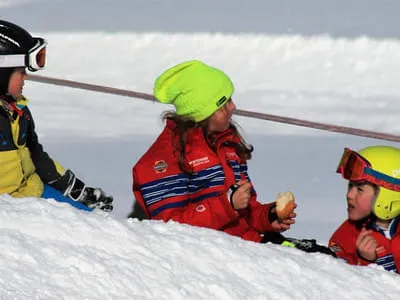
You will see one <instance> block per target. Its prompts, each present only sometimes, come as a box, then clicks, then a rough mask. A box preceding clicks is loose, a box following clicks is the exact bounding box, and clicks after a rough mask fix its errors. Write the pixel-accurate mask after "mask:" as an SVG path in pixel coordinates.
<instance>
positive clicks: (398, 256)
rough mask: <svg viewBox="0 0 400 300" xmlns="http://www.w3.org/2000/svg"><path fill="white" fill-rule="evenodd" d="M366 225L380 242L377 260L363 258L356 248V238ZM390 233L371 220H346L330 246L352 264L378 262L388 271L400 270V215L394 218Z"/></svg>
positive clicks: (331, 240) (330, 241) (336, 232)
mask: <svg viewBox="0 0 400 300" xmlns="http://www.w3.org/2000/svg"><path fill="white" fill-rule="evenodd" d="M363 227H365V228H367V229H372V230H373V232H372V236H373V237H374V238H375V240H376V241H377V242H378V248H377V250H378V251H377V259H376V261H375V262H370V261H367V260H365V259H363V258H361V257H360V256H359V255H358V253H357V249H356V240H357V237H358V235H359V234H360V232H361V229H362V228H363ZM388 234H389V236H390V238H387V237H385V235H384V233H383V232H382V231H381V230H380V229H379V228H378V227H377V226H376V225H375V223H374V222H372V221H371V220H366V221H362V222H351V221H349V220H347V221H345V222H344V223H343V224H342V225H341V226H340V227H339V228H338V229H337V230H336V231H335V233H334V234H333V235H332V237H331V239H330V240H329V247H330V248H331V249H333V250H334V251H335V252H336V255H337V257H339V258H343V259H344V260H346V261H347V262H348V263H349V264H352V265H369V264H371V263H376V264H377V265H381V266H383V267H384V268H385V269H386V270H388V271H395V272H397V273H399V271H400V217H397V218H395V219H393V221H392V222H391V223H390V226H389V230H388Z"/></svg>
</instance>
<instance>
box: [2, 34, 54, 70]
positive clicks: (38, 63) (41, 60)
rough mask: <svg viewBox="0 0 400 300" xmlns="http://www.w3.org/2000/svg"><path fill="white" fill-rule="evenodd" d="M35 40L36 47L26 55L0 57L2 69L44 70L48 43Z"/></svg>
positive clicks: (42, 40) (39, 39)
mask: <svg viewBox="0 0 400 300" xmlns="http://www.w3.org/2000/svg"><path fill="white" fill-rule="evenodd" d="M34 39H35V41H36V43H35V45H34V46H33V47H32V48H31V49H30V50H29V51H28V53H26V54H4V55H0V68H17V67H27V68H28V70H29V71H31V72H35V71H38V70H42V69H44V67H45V65H46V46H47V42H46V41H45V40H44V39H42V38H34Z"/></svg>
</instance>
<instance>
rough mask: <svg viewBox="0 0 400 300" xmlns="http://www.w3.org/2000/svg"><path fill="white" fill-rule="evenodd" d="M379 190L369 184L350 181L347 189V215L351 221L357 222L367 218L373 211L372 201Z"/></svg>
mask: <svg viewBox="0 0 400 300" xmlns="http://www.w3.org/2000/svg"><path fill="white" fill-rule="evenodd" d="M376 193H377V190H376V188H375V186H373V185H372V184H369V183H357V182H354V181H349V186H348V188H347V195H346V198H347V214H348V217H349V219H350V220H352V221H357V220H361V219H362V218H365V217H367V216H368V215H369V214H370V213H371V211H372V201H374V200H375V197H376Z"/></svg>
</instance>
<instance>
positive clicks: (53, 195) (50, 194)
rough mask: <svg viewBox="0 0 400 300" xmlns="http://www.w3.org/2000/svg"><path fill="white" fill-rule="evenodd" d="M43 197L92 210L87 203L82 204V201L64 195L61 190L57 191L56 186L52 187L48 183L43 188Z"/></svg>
mask: <svg viewBox="0 0 400 300" xmlns="http://www.w3.org/2000/svg"><path fill="white" fill-rule="evenodd" d="M41 198H45V199H55V200H57V201H58V202H65V203H69V204H71V205H72V206H73V207H76V208H78V209H82V210H86V211H92V209H91V208H89V207H87V206H86V205H84V204H82V203H80V202H78V201H74V200H72V199H70V198H68V197H66V196H64V195H63V194H61V192H60V191H57V190H56V189H55V188H52V187H51V186H49V185H47V184H45V185H44V190H43V194H42V196H41Z"/></svg>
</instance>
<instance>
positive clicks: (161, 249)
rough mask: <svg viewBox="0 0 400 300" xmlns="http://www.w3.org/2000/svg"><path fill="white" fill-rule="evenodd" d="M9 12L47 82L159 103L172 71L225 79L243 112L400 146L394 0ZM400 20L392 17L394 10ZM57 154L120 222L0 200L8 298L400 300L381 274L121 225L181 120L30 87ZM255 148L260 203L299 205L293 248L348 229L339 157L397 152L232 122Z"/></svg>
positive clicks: (143, 4) (105, 99)
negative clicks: (154, 97) (156, 146)
mask: <svg viewBox="0 0 400 300" xmlns="http://www.w3.org/2000/svg"><path fill="white" fill-rule="evenodd" d="M227 3H228V2H227V1H224V0H221V1H209V0H205V1H201V3H200V2H198V1H183V0H182V1H181V0H170V1H157V0H152V1H140V0H135V1H123V0H118V1H104V0H103V1H90V0H88V1H79V2H78V1H75V0H70V1H63V0H57V1H49V0H42V1H39V0H37V1H34V0H32V1H29V0H25V1H16V0H13V1H1V0H0V16H1V18H4V19H7V20H11V21H16V22H17V21H18V22H19V23H20V24H22V25H23V26H25V27H26V28H27V29H28V30H30V31H31V32H33V33H34V34H37V35H41V36H44V37H45V38H46V39H47V40H48V42H49V46H48V68H47V69H46V70H45V71H42V72H39V73H37V74H38V75H45V76H53V77H58V78H65V79H70V80H78V81H83V82H88V83H95V84H103V85H107V86H112V87H116V88H124V89H130V90H135V91H141V92H146V93H151V91H152V85H153V82H154V79H155V78H156V76H157V75H159V74H160V73H161V72H162V71H163V70H164V69H166V68H168V67H170V66H172V65H174V64H176V63H179V62H181V61H184V60H187V59H194V58H196V59H201V60H204V61H205V62H207V63H209V64H212V65H214V66H217V67H219V68H221V69H223V70H224V71H226V72H227V73H228V74H229V75H230V76H231V77H232V79H233V81H234V83H235V87H236V91H235V94H234V100H235V102H236V104H237V106H238V107H239V108H240V109H248V110H254V111H259V112H265V113H271V114H277V115H283V116H289V117H296V118H301V119H306V120H312V121H318V122H326V123H333V124H339V125H345V126H352V127H358V128H363V129H369V130H376V131H382V132H388V133H392V134H398V135H400V125H399V122H398V112H399V109H400V104H399V103H400V102H399V98H400V87H399V85H398V80H399V78H400V76H399V75H400V74H399V73H400V54H399V53H400V51H399V50H400V42H399V40H398V37H399V36H400V34H399V26H398V25H399V24H398V21H397V19H396V18H395V12H396V9H397V8H398V6H399V4H397V2H396V1H380V5H379V6H377V4H376V1H370V0H368V1H318V2H317V1H311V0H309V1H306V0H303V1H292V2H291V1H281V2H280V3H279V4H278V3H276V1H249V2H248V3H246V4H248V5H246V6H244V4H243V3H244V2H243V1H238V0H231V1H229V5H228V4H227ZM397 11H398V10H397ZM24 91H25V94H26V95H27V96H28V97H29V98H30V99H31V102H30V107H31V110H32V112H33V114H34V116H35V119H36V126H37V131H38V133H39V136H40V139H41V142H42V143H43V144H44V146H45V148H46V149H47V151H48V152H49V153H50V154H51V155H52V156H53V157H54V158H55V159H57V160H59V161H60V162H61V163H62V164H63V165H64V166H66V167H68V168H71V169H72V170H73V171H74V172H75V173H77V175H78V176H79V177H81V178H83V179H84V180H85V181H86V182H87V183H88V184H90V185H94V186H101V187H102V188H104V190H106V191H107V192H109V193H111V194H113V195H114V197H115V211H114V212H113V213H112V214H111V215H104V214H102V213H101V212H98V213H91V214H89V213H85V212H80V211H77V210H75V209H73V208H70V207H68V206H65V205H62V204H60V203H56V202H54V201H47V200H41V199H35V198H26V199H12V198H11V197H8V196H6V195H2V196H0V205H1V210H0V214H1V218H0V230H1V231H2V234H1V236H0V243H1V249H3V250H2V256H0V266H1V267H0V268H1V274H2V275H0V298H1V299H71V298H72V299H243V298H246V299H367V298H371V297H380V298H384V299H398V297H399V296H400V287H399V278H398V275H394V274H390V273H388V272H385V271H383V270H381V269H379V268H377V267H375V266H371V267H362V268H360V267H351V266H347V265H345V264H344V263H343V262H341V261H340V260H334V259H332V258H330V257H327V256H323V255H318V254H312V255H305V254H304V253H301V252H299V251H296V250H294V249H288V248H282V247H278V246H275V245H259V244H255V243H250V242H245V241H242V240H240V239H237V238H234V237H230V236H226V235H224V234H221V233H219V232H214V231H211V230H207V229H202V228H194V227H190V226H185V225H179V224H174V223H168V224H165V223H161V222H151V221H144V222H139V221H137V220H126V218H125V217H126V215H128V214H129V212H130V210H131V207H132V205H133V203H134V199H133V195H132V192H131V183H132V182H131V168H132V166H133V164H134V163H135V162H136V161H137V159H138V158H139V157H140V156H141V155H142V154H143V153H144V152H145V151H146V149H147V148H148V146H149V145H150V144H151V143H152V142H153V140H154V139H155V138H156V136H157V135H158V133H159V132H160V130H161V129H162V127H163V124H162V122H161V120H160V114H161V113H162V112H163V111H165V110H167V109H170V108H171V107H168V106H165V105H161V104H158V103H151V102H147V101H143V100H138V99H131V98H124V97H119V96H110V95H104V94H100V93H93V92H88V91H82V90H74V89H70V88H64V87H55V86H50V85H44V84H39V83H34V82H29V81H28V82H26V84H25V89H24ZM235 120H236V121H237V122H238V123H239V124H240V125H241V127H242V129H243V132H244V135H245V136H246V138H247V140H248V141H249V142H251V143H252V144H253V145H254V146H255V152H254V158H253V159H252V160H251V161H250V176H251V177H252V179H253V181H254V185H255V188H256V190H257V192H258V194H259V196H260V201H262V202H269V201H273V200H274V199H275V196H276V194H277V193H278V192H280V191H284V190H292V191H293V192H294V193H295V195H296V199H297V203H298V209H297V213H298V217H297V223H296V224H295V226H294V227H293V229H291V230H290V231H289V232H287V235H290V236H295V237H310V238H311V237H312V238H317V239H318V241H319V242H320V243H326V242H327V240H328V239H329V236H330V235H331V234H332V232H333V231H334V230H335V228H337V227H338V226H339V225H340V224H341V222H342V221H343V220H344V219H345V217H346V213H345V210H346V203H345V191H346V182H345V181H344V180H342V179H341V177H340V176H339V175H337V174H335V168H336V165H337V162H338V160H339V158H340V156H341V153H342V151H343V148H344V147H345V146H348V147H351V148H354V149H360V148H363V147H365V146H368V145H373V144H388V145H395V146H398V143H391V142H385V141H379V140H373V139H366V138H360V137H354V136H348V135H342V134H334V133H327V132H322V131H318V130H313V129H306V128H299V127H294V126H289V125H283V124H276V123H272V122H266V121H260V120H252V119H248V118H242V117H235Z"/></svg>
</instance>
